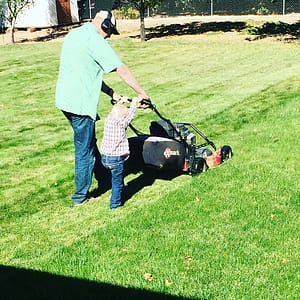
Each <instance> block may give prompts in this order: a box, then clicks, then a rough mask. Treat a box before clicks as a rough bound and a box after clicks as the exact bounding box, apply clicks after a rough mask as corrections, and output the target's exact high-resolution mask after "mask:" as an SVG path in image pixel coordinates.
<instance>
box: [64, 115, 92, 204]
mask: <svg viewBox="0 0 300 300" xmlns="http://www.w3.org/2000/svg"><path fill="white" fill-rule="evenodd" d="M63 113H64V115H65V116H66V117H67V119H68V120H69V122H70V124H71V126H72V128H73V131H74V146H75V185H76V190H75V193H74V194H73V195H72V199H73V202H74V204H78V203H81V202H83V201H84V200H85V199H87V198H88V193H89V189H90V187H91V184H92V175H93V169H94V165H95V151H96V149H97V145H96V136H95V121H94V120H93V119H92V118H90V117H89V116H79V115H75V114H72V113H68V112H63Z"/></svg>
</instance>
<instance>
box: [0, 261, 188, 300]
mask: <svg viewBox="0 0 300 300" xmlns="http://www.w3.org/2000/svg"><path fill="white" fill-rule="evenodd" d="M0 282H1V299H5V300H17V299H24V300H25V299H32V300H35V299H41V300H42V299H43V300H48V299H49V300H57V299H62V300H69V299H70V300H71V299H72V300H77V299H78V300H79V299H82V300H83V299H84V300H88V299H93V300H95V299H101V300H108V299H109V300H113V299H116V300H120V299H122V300H126V299H128V300H129V299H130V300H141V299H143V300H146V299H149V300H150V299H153V300H160V299H170V300H176V299H178V300H179V299H188V298H182V297H180V298H179V297H176V296H171V295H166V294H161V293H156V292H151V291H147V290H141V289H134V288H125V287H121V286H115V285H111V284H107V283H98V282H95V281H88V280H83V279H77V278H71V277H64V276H59V275H54V274H50V273H46V272H39V271H33V270H27V269H21V268H15V267H9V266H0Z"/></svg>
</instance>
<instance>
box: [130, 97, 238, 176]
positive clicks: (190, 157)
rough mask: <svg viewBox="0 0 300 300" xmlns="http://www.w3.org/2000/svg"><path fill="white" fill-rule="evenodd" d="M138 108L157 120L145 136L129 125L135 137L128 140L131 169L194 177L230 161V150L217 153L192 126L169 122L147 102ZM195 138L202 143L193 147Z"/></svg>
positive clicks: (200, 132)
mask: <svg viewBox="0 0 300 300" xmlns="http://www.w3.org/2000/svg"><path fill="white" fill-rule="evenodd" d="M141 104H142V105H143V106H144V107H146V108H149V109H151V110H152V111H153V112H155V113H156V114H157V116H158V117H159V118H160V119H159V120H158V121H152V122H151V124H150V127H149V130H150V133H149V134H145V133H142V132H140V131H139V130H137V129H136V128H135V127H134V126H133V125H132V124H129V127H130V128H131V129H132V130H133V132H134V133H135V134H136V136H134V137H130V138H129V139H128V141H129V148H130V158H129V163H131V165H135V166H136V165H137V164H142V165H143V167H146V168H155V169H158V170H173V171H182V172H184V173H188V174H191V175H196V174H199V173H201V172H205V171H206V170H207V169H208V168H214V167H216V166H218V165H220V164H221V163H223V162H224V161H225V160H227V159H229V158H231V157H232V155H233V152H232V149H231V147H230V146H228V145H224V146H222V147H221V148H220V149H217V148H216V146H215V144H214V143H213V142H212V141H210V140H209V139H208V137H207V136H205V134H204V133H203V132H202V131H200V130H199V129H198V128H197V127H196V126H195V125H194V124H192V123H173V122H171V121H170V120H169V119H167V118H165V117H163V116H162V115H161V114H160V113H159V111H158V110H157V108H156V106H155V105H154V104H153V103H152V102H151V101H150V100H145V99H144V100H142V102H141ZM197 136H198V137H200V138H202V139H203V143H202V144H197V143H196V139H197Z"/></svg>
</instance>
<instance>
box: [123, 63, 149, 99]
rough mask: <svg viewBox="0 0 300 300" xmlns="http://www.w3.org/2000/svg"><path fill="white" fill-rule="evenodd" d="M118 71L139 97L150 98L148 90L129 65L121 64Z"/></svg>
mask: <svg viewBox="0 0 300 300" xmlns="http://www.w3.org/2000/svg"><path fill="white" fill-rule="evenodd" d="M117 73H118V75H119V76H120V77H121V79H122V80H123V81H124V82H125V83H126V84H127V85H128V86H130V87H131V88H132V89H133V90H134V91H135V92H136V93H137V94H138V97H139V98H140V99H149V97H148V96H147V94H146V92H145V91H144V89H143V88H142V87H141V85H140V84H139V83H138V81H137V80H136V79H135V77H134V76H133V74H132V73H131V71H130V70H129V69H128V67H127V66H125V65H121V66H120V67H118V68H117Z"/></svg>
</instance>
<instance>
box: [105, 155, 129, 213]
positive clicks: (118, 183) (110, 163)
mask: <svg viewBox="0 0 300 300" xmlns="http://www.w3.org/2000/svg"><path fill="white" fill-rule="evenodd" d="M125 160H126V156H108V155H104V154H102V155H101V161H102V164H103V166H104V167H105V168H107V169H108V170H110V171H111V197H110V208H117V207H119V206H122V205H123V203H122V191H123V187H124V164H125Z"/></svg>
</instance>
